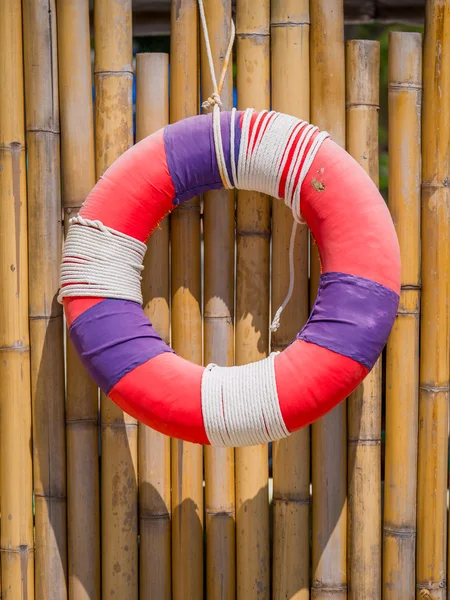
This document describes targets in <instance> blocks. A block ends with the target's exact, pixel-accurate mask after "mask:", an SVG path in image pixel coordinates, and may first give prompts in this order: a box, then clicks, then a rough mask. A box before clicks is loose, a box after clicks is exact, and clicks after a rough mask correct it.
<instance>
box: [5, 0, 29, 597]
mask: <svg viewBox="0 0 450 600" xmlns="http://www.w3.org/2000/svg"><path fill="white" fill-rule="evenodd" d="M21 9H22V5H21V2H20V0H4V1H3V2H0V78H1V79H0V81H1V86H2V90H3V93H2V94H1V96H0V281H1V282H2V283H1V286H0V311H1V312H0V381H1V382H2V383H1V386H0V411H1V419H0V490H1V495H0V512H1V515H2V524H1V525H2V526H1V534H0V547H1V567H2V591H3V596H4V597H6V596H8V597H9V598H10V599H11V600H21V599H22V598H27V600H32V599H33V598H34V557H33V552H34V547H33V544H34V540H33V514H32V457H31V448H32V439H31V389H30V348H29V334H28V244H27V192H26V163H25V125H24V90H23V54H22V10H21Z"/></svg>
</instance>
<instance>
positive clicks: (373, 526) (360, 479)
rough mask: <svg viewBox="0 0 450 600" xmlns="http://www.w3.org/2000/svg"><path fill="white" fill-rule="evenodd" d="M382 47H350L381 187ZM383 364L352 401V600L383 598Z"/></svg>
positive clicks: (355, 120) (352, 130)
mask: <svg viewBox="0 0 450 600" xmlns="http://www.w3.org/2000/svg"><path fill="white" fill-rule="evenodd" d="M379 86H380V44H379V42H375V41H367V40H352V41H349V42H347V52H346V87H347V100H346V102H347V151H348V152H349V153H350V154H351V155H352V156H353V158H354V159H355V160H356V161H357V162H358V163H359V164H360V165H361V166H362V167H363V169H364V170H365V171H366V172H367V174H368V175H369V176H370V177H371V179H372V180H373V182H374V183H375V184H376V185H378V111H379V102H380V100H379ZM381 368H382V360H381V358H380V359H379V360H378V361H377V363H376V364H375V367H374V368H373V370H372V371H371V372H370V373H369V375H368V376H367V377H366V379H365V380H364V382H363V383H362V384H361V385H360V386H359V387H358V389H357V390H356V391H355V392H354V393H353V394H351V396H350V398H349V400H348V465H349V466H348V496H349V504H348V544H349V549H348V554H349V556H348V577H349V581H348V583H349V586H348V587H349V598H350V599H353V600H369V599H370V600H376V599H377V598H379V599H381V527H380V523H381V477H380V475H381V393H382V389H381V388H382V380H381V377H382V372H381Z"/></svg>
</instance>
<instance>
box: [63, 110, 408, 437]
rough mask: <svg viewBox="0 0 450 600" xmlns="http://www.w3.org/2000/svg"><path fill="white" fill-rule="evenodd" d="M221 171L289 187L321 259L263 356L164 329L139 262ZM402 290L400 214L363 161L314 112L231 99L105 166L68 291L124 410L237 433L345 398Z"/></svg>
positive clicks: (75, 329) (316, 412)
mask: <svg viewBox="0 0 450 600" xmlns="http://www.w3.org/2000/svg"><path fill="white" fill-rule="evenodd" d="M238 180H239V185H238ZM224 184H225V186H226V187H242V186H247V188H246V189H255V190H257V191H261V192H265V193H269V194H271V195H273V196H275V197H278V198H286V197H287V196H289V204H290V206H291V207H292V208H293V210H294V209H295V211H297V213H295V212H294V214H297V216H298V218H300V217H301V218H303V219H304V220H305V221H306V223H307V224H308V226H309V228H310V230H311V232H312V235H313V237H314V240H315V242H316V244H317V246H318V250H319V255H320V259H321V266H322V272H321V278H320V287H319V291H318V295H317V300H316V303H315V305H314V307H313V310H312V312H311V315H310V317H309V319H308V321H307V323H306V325H305V326H304V327H303V328H302V330H301V331H300V332H299V334H298V335H297V337H296V339H295V340H294V341H293V342H292V344H291V345H290V346H289V347H288V348H287V349H285V350H284V351H283V352H281V353H279V354H276V355H271V356H270V357H269V358H267V359H265V361H260V364H258V363H254V364H253V365H250V366H246V367H228V368H218V367H215V366H208V367H207V368H206V369H205V368H204V367H202V366H198V365H194V364H192V363H190V362H188V361H186V360H184V359H183V358H181V357H179V356H177V355H176V354H175V353H174V352H173V351H172V350H171V348H170V347H169V346H167V345H166V344H165V343H164V342H163V341H162V339H161V338H160V337H159V336H158V335H157V333H156V332H155V331H154V329H153V328H152V326H151V324H150V323H149V321H148V319H147V318H146V316H145V315H144V312H143V310H142V307H141V306H140V303H139V297H138V296H139V294H140V270H141V268H142V267H141V264H142V260H143V256H144V253H145V242H146V240H147V239H148V237H149V235H150V233H151V232H152V231H153V230H154V229H155V227H156V226H157V224H158V223H159V222H160V221H161V219H162V218H163V217H164V216H166V215H167V214H168V213H170V212H171V211H172V210H173V209H174V208H175V207H176V206H177V205H178V204H180V203H182V202H185V201H186V200H188V199H190V198H192V197H194V196H197V195H199V194H202V193H203V192H205V191H207V190H211V189H218V188H221V187H223V185H224ZM248 186H251V187H248ZM300 199H301V203H300ZM294 205H296V206H294ZM188 250H189V249H186V251H188ZM399 294H400V253H399V246H398V241H397V236H396V234H395V229H394V226H393V222H392V219H391V217H390V214H389V211H388V209H387V207H386V204H385V202H384V200H383V198H382V197H381V195H380V194H379V192H378V190H377V188H376V186H375V185H374V183H373V182H372V181H371V179H370V178H369V177H368V176H367V174H366V173H365V172H364V170H363V169H362V168H361V167H360V166H359V165H358V163H357V162H356V161H355V160H353V159H352V158H351V157H350V156H349V155H348V154H347V153H346V152H345V151H344V150H343V149H342V148H340V147H339V146H338V145H337V144H335V143H334V142H333V141H332V140H331V139H330V138H329V136H328V135H327V134H324V133H323V132H319V130H318V129H317V128H316V127H313V126H312V125H309V124H308V123H305V122H303V121H299V120H297V119H294V118H293V117H289V116H287V115H280V114H279V113H274V112H267V111H262V112H259V113H257V112H255V111H252V110H247V111H245V112H240V111H235V110H233V111H231V112H222V113H214V118H213V116H212V115H211V114H208V115H200V116H196V117H192V118H189V119H185V120H183V121H180V122H178V123H175V124H173V125H169V126H167V127H165V128H164V129H162V130H160V131H158V132H156V133H154V134H153V135H151V136H149V137H147V138H146V139H144V140H142V141H141V142H139V143H138V144H136V145H135V146H133V147H132V148H130V149H129V150H128V151H127V152H125V153H124V154H123V155H122V156H121V157H120V158H119V159H118V160H117V161H116V162H115V163H114V164H113V165H112V166H111V167H110V168H109V169H108V170H107V171H106V173H105V174H104V175H103V176H102V177H101V178H100V180H99V181H98V183H97V184H96V185H95V187H94V188H93V190H92V191H91V193H90V194H89V196H88V197H87V199H86V201H85V202H84V204H83V206H82V208H81V210H80V213H79V216H78V217H77V218H75V219H74V220H73V222H72V224H71V226H70V228H69V232H68V235H67V238H66V244H65V248H64V252H63V260H62V266H61V290H60V298H59V299H60V301H61V302H63V304H64V311H65V316H66V320H67V323H68V326H69V333H70V338H71V340H72V342H73V344H74V347H75V349H76V351H77V353H78V354H79V356H80V358H81V361H82V363H83V364H84V366H85V368H86V369H87V371H88V372H89V373H90V375H91V377H92V378H93V380H94V381H95V382H96V384H97V385H98V386H99V387H100V388H101V389H102V390H103V392H104V393H105V394H107V395H108V396H109V397H110V398H111V399H112V400H113V401H114V402H115V403H117V404H118V405H119V406H120V407H121V408H122V409H123V410H124V411H125V412H126V413H128V414H130V415H132V416H133V417H135V418H136V419H138V420H139V421H140V422H142V423H144V424H146V425H149V426H150V427H152V428H154V429H156V430H158V431H160V432H162V433H164V434H167V435H169V436H172V437H175V438H179V439H183V440H187V441H191V442H196V443H200V444H213V445H219V446H227V445H228V446H240V445H251V444H254V443H262V442H267V441H269V440H273V439H280V438H282V437H285V436H287V435H289V434H290V433H292V432H294V431H296V430H298V429H300V428H302V427H304V426H306V425H308V424H310V423H312V422H313V421H315V420H317V419H318V418H320V417H321V416H323V415H324V414H326V413H327V412H328V411H330V410H331V409H332V408H333V407H334V406H336V405H337V404H338V403H339V402H340V401H342V400H343V399H344V398H345V397H347V396H348V395H349V394H350V393H351V392H352V391H353V390H354V389H355V388H356V387H357V386H358V385H359V384H360V383H361V382H362V380H363V379H364V378H365V377H366V375H367V374H368V373H369V371H370V370H371V369H372V367H373V366H374V364H375V362H376V360H377V359H378V357H379V355H380V353H381V352H382V350H383V347H384V346H385V344H386V341H387V338H388V336H389V333H390V331H391V328H392V326H393V323H394V320H395V317H396V313H397V308H398V303H399Z"/></svg>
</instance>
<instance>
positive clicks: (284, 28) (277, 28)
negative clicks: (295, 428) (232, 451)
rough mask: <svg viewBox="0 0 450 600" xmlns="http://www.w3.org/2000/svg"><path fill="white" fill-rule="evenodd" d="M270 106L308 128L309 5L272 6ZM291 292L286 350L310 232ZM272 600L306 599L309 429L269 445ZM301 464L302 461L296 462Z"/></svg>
mask: <svg viewBox="0 0 450 600" xmlns="http://www.w3.org/2000/svg"><path fill="white" fill-rule="evenodd" d="M271 50H272V106H273V109H274V110H277V111H280V112H284V113H287V114H291V115H294V116H296V117H299V118H301V119H304V120H306V121H308V120H309V1H308V0H303V1H302V2H298V1H296V0H272V5H271ZM292 224H293V217H292V211H291V210H290V209H289V208H287V207H286V206H285V205H284V203H283V202H280V201H273V204H272V315H274V313H275V311H276V310H277V308H278V306H280V305H281V303H282V302H283V300H284V297H285V294H286V291H287V289H288V287H289V240H290V233H291V229H292ZM294 256H295V288H294V293H293V296H292V298H291V301H290V302H289V304H288V305H287V307H286V309H285V310H284V312H283V317H282V319H281V325H280V328H279V330H278V331H276V332H275V333H273V334H272V340H271V341H272V351H282V350H284V349H285V348H286V347H287V346H288V345H289V344H290V343H291V342H292V340H293V339H294V338H295V335H296V333H297V331H298V330H299V329H300V328H301V326H302V325H304V323H305V322H306V319H307V318H308V228H307V226H306V225H302V226H300V227H299V228H298V230H297V238H296V247H295V254H294ZM272 456H273V517H274V534H273V598H274V600H281V599H282V598H283V599H284V598H291V599H295V600H307V599H308V598H309V558H310V556H309V554H310V552H309V540H310V460H309V459H310V428H309V427H305V428H304V429H303V430H301V431H299V432H296V433H294V434H293V435H291V436H290V437H289V438H287V439H286V440H282V441H280V442H277V443H275V444H274V445H273V454H272ZM300 457H301V458H300Z"/></svg>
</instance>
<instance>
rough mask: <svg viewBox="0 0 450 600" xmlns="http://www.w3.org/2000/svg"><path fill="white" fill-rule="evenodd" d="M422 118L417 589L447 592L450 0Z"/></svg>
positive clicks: (436, 20)
mask: <svg viewBox="0 0 450 600" xmlns="http://www.w3.org/2000/svg"><path fill="white" fill-rule="evenodd" d="M423 61H424V64H423V82H424V88H423V120H422V298H421V300H422V301H421V329H420V375H419V383H420V396H419V462H418V489H417V567H416V568H417V572H416V582H417V597H419V593H420V592H422V591H424V590H427V591H428V592H429V594H430V597H431V598H436V599H439V600H441V599H443V598H446V597H447V584H446V567H447V565H446V562H447V561H446V544H447V531H446V519H447V475H448V472H447V471H448V400H449V393H448V390H449V329H448V322H449V319H448V298H449V292H450V285H449V284H450V273H449V268H450V253H449V250H450V243H449V240H450V238H449V226H448V224H449V218H450V211H449V207H450V152H449V148H450V2H449V1H448V0H434V1H433V0H432V1H430V2H428V3H427V4H426V12H425V37H424V55H423Z"/></svg>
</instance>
